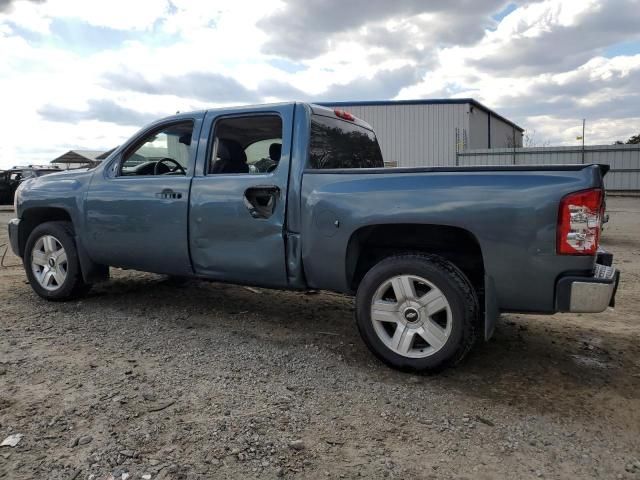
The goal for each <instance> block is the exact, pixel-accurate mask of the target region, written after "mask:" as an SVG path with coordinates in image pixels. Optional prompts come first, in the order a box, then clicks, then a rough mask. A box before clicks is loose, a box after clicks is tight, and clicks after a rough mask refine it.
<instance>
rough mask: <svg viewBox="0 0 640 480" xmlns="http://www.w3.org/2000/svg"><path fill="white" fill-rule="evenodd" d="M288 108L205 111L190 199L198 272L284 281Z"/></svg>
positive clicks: (278, 283)
mask: <svg viewBox="0 0 640 480" xmlns="http://www.w3.org/2000/svg"><path fill="white" fill-rule="evenodd" d="M293 112H294V106H293V105H281V106H268V107H265V108H259V107H258V108H251V109H238V110H236V111H229V110H225V111H224V113H221V112H216V111H210V112H208V113H207V115H206V117H205V121H204V124H203V129H202V135H203V139H204V138H206V143H207V147H206V149H205V148H202V144H203V143H204V142H203V140H201V146H200V151H199V154H198V169H197V170H196V176H195V177H194V179H193V184H192V188H191V198H190V215H189V244H190V248H191V259H192V262H193V267H194V270H195V271H196V273H197V274H200V275H204V276H207V277H210V278H216V279H220V280H224V281H229V282H236V283H246V284H255V285H263V286H270V287H279V286H286V285H287V275H286V266H285V244H284V222H285V210H286V208H285V207H286V197H287V180H288V176H289V166H290V159H291V133H292V132H291V126H292V124H293Z"/></svg>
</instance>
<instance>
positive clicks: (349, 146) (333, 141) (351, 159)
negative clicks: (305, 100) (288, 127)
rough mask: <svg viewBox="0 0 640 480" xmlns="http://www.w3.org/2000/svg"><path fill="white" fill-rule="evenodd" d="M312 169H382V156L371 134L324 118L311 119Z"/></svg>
mask: <svg viewBox="0 0 640 480" xmlns="http://www.w3.org/2000/svg"><path fill="white" fill-rule="evenodd" d="M309 167H310V168H313V169H330V168H382V167H384V162H383V161H382V153H380V146H379V145H378V140H377V139H376V135H375V133H373V132H372V131H371V130H369V129H367V128H364V127H361V126H359V125H356V124H354V123H351V122H347V121H344V120H340V119H337V118H329V117H324V116H321V115H313V116H312V117H311V140H310V144H309Z"/></svg>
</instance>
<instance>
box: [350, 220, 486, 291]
mask: <svg viewBox="0 0 640 480" xmlns="http://www.w3.org/2000/svg"><path fill="white" fill-rule="evenodd" d="M399 253H425V254H434V255H439V256H441V257H442V258H444V259H445V260H448V261H449V262H451V263H453V264H454V265H455V266H456V267H457V268H459V269H460V270H461V271H462V272H463V273H464V274H465V276H466V277H467V278H468V279H469V281H470V282H471V284H472V286H473V287H474V289H476V290H477V292H478V295H479V296H481V294H482V293H483V291H484V274H485V266H484V257H483V254H482V248H481V246H480V242H479V241H478V239H477V237H476V236H475V235H474V234H473V233H472V232H470V231H469V230H466V229H464V228H460V227H454V226H449V225H438V224H415V223H399V224H377V225H368V226H365V227H361V228H359V229H358V230H356V231H354V232H353V233H352V235H351V237H350V239H349V242H348V244H347V250H346V254H345V266H346V269H345V275H346V284H347V286H348V287H349V288H350V289H351V290H352V291H356V290H357V288H358V285H359V283H360V282H361V281H362V279H363V278H364V276H365V275H366V273H367V272H368V271H369V270H370V269H371V268H372V267H373V266H374V265H375V264H377V263H378V262H380V261H381V260H383V259H385V258H387V257H390V256H392V255H397V254H399Z"/></svg>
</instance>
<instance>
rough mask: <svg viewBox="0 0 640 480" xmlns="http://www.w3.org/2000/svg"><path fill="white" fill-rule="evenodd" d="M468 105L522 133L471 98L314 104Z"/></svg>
mask: <svg viewBox="0 0 640 480" xmlns="http://www.w3.org/2000/svg"><path fill="white" fill-rule="evenodd" d="M467 103H468V104H470V105H473V106H474V107H476V108H479V109H480V110H484V111H485V112H487V113H488V114H490V115H491V116H492V117H495V118H499V119H500V120H502V121H503V122H505V123H507V124H509V125H511V126H512V127H513V128H515V129H517V130H520V131H521V132H524V128H522V127H521V126H519V125H516V124H515V123H513V122H512V121H511V120H509V119H508V118H505V117H503V116H502V115H500V114H499V113H496V112H494V111H493V110H491V109H490V108H489V107H486V106H484V105H483V104H482V103H480V102H478V101H477V100H475V99H473V98H429V99H417V100H365V101H361V102H344V101H343V102H316V104H317V105H323V106H325V107H359V106H363V107H367V106H375V105H442V104H444V105H460V104H467Z"/></svg>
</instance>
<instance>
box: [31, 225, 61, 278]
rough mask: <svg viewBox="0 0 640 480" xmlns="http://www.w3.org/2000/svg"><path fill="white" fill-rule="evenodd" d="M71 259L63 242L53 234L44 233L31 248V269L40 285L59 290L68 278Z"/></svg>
mask: <svg viewBox="0 0 640 480" xmlns="http://www.w3.org/2000/svg"><path fill="white" fill-rule="evenodd" d="M68 270H69V261H68V259H67V252H66V251H65V249H64V247H63V246H62V243H60V240H58V239H57V238H56V237H54V236H53V235H43V236H42V237H40V238H38V240H36V243H35V244H34V245H33V249H32V250H31V271H32V272H33V275H34V276H35V278H36V280H37V282H38V283H39V284H40V286H41V287H42V288H44V289H46V290H49V291H54V290H58V289H59V288H60V287H61V286H62V285H63V284H64V282H65V280H66V278H67V272H68Z"/></svg>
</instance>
